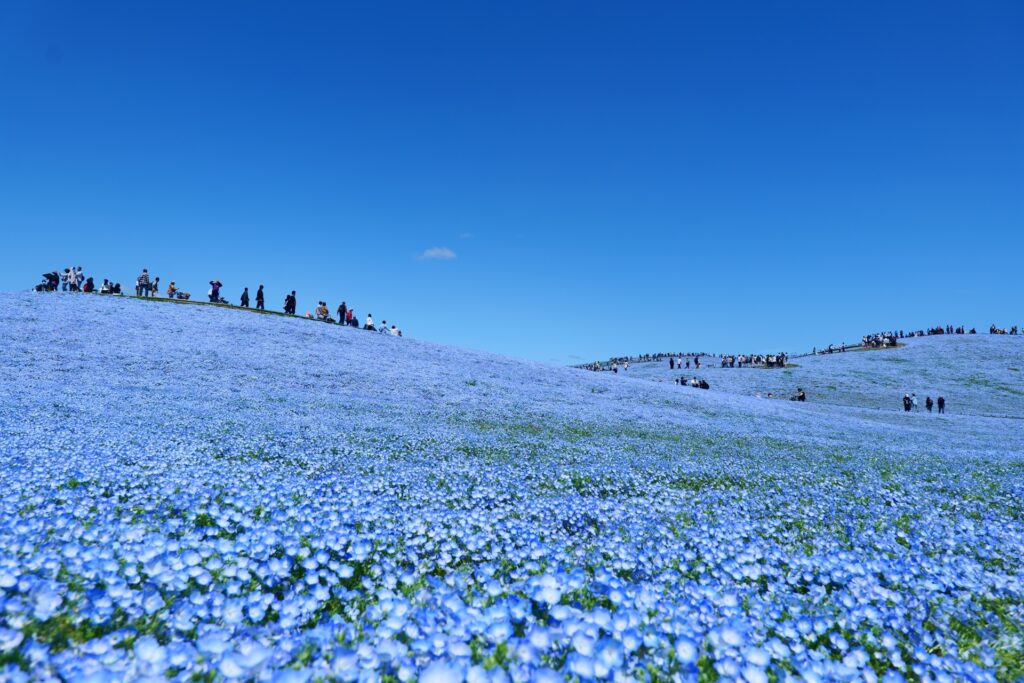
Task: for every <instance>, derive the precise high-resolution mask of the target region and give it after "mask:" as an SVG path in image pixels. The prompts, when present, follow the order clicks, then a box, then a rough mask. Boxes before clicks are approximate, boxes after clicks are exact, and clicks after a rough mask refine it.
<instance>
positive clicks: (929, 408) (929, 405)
mask: <svg viewBox="0 0 1024 683" xmlns="http://www.w3.org/2000/svg"><path fill="white" fill-rule="evenodd" d="M934 404H935V401H933V400H932V397H931V396H926V397H925V399H924V407H925V410H927V411H928V412H929V413H930V412H932V405H934Z"/></svg>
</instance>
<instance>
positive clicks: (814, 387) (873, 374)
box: [628, 334, 1024, 417]
mask: <svg viewBox="0 0 1024 683" xmlns="http://www.w3.org/2000/svg"><path fill="white" fill-rule="evenodd" d="M901 343H905V344H906V346H905V347H899V348H887V349H873V350H867V351H861V350H857V351H848V352H846V353H834V354H831V355H818V356H804V357H802V358H794V359H792V361H791V363H792V364H795V365H796V366H797V367H793V368H786V369H780V368H770V369H766V368H760V367H754V368H750V367H747V368H722V367H720V365H719V364H718V363H717V362H716V359H714V358H705V359H704V361H703V366H702V367H701V368H700V370H694V369H690V370H685V369H684V370H669V367H668V361H663V362H657V363H634V364H632V365H631V366H630V368H629V371H628V374H629V375H630V376H631V377H634V378H642V379H649V380H655V381H668V382H672V380H673V379H675V378H676V377H679V376H686V377H693V376H694V375H698V376H700V377H704V378H706V379H707V380H708V382H709V383H710V384H711V388H712V389H713V390H714V391H725V392H729V393H739V394H743V395H746V396H753V395H755V394H757V393H760V394H761V395H762V396H764V395H767V393H768V392H771V393H773V394H775V395H776V396H782V397H788V396H790V395H791V394H792V393H793V392H794V391H795V390H796V387H802V388H803V389H804V390H805V391H806V392H807V394H808V397H809V400H811V401H813V402H816V403H821V402H824V403H832V404H835V405H844V406H860V407H867V408H878V409H882V410H902V405H901V402H900V399H901V398H902V397H903V394H905V393H910V392H916V393H917V395H918V397H919V398H920V399H921V400H922V401H924V397H925V396H929V395H930V396H931V397H932V398H933V399H934V398H936V397H937V396H940V395H941V396H945V397H946V399H947V401H949V409H950V411H951V412H956V413H961V414H964V413H966V414H971V415H989V416H1010V417H1024V374H1022V373H1024V337H1020V336H1006V335H989V334H978V335H948V336H946V335H942V336H932V337H915V338H910V339H906V340H903V341H902V342H901ZM922 409H923V407H922Z"/></svg>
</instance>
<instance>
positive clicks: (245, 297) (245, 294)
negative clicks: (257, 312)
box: [242, 287, 249, 308]
mask: <svg viewBox="0 0 1024 683" xmlns="http://www.w3.org/2000/svg"><path fill="white" fill-rule="evenodd" d="M242 308H249V288H248V287H246V288H245V289H243V290H242Z"/></svg>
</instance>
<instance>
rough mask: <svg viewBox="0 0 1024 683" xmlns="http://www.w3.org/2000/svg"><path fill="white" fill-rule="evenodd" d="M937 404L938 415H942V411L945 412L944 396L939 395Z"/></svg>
mask: <svg viewBox="0 0 1024 683" xmlns="http://www.w3.org/2000/svg"><path fill="white" fill-rule="evenodd" d="M938 406H939V415H942V414H943V413H945V412H946V397H945V396H939V400H938Z"/></svg>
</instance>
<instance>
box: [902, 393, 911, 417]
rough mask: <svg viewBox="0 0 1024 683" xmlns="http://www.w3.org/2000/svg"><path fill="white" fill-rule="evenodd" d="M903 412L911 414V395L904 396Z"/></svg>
mask: <svg viewBox="0 0 1024 683" xmlns="http://www.w3.org/2000/svg"><path fill="white" fill-rule="evenodd" d="M903 412H905V413H909V412H910V394H903Z"/></svg>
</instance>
